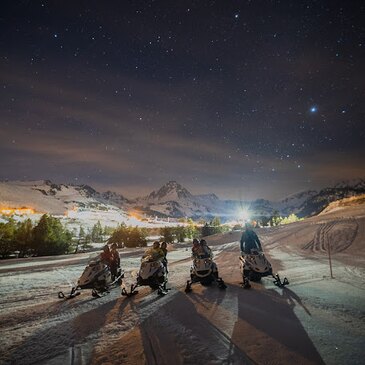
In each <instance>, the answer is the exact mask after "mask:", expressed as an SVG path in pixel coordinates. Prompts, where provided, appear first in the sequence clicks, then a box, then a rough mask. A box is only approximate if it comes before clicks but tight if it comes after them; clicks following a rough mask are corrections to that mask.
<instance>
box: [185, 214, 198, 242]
mask: <svg viewBox="0 0 365 365" xmlns="http://www.w3.org/2000/svg"><path fill="white" fill-rule="evenodd" d="M187 223H188V225H187V226H186V227H185V232H186V237H187V238H194V237H195V236H197V235H198V229H197V226H196V225H195V223H194V221H193V220H192V219H191V218H189V219H188V222H187Z"/></svg>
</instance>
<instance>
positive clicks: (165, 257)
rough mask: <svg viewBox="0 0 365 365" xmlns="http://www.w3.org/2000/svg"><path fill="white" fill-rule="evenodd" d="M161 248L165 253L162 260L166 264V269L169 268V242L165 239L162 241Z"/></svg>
mask: <svg viewBox="0 0 365 365" xmlns="http://www.w3.org/2000/svg"><path fill="white" fill-rule="evenodd" d="M161 250H162V252H163V253H164V258H163V260H162V263H163V264H164V266H165V268H166V271H167V272H168V270H167V243H166V242H165V241H163V242H161Z"/></svg>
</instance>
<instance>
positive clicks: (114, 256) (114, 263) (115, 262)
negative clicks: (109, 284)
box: [110, 243, 120, 280]
mask: <svg viewBox="0 0 365 365" xmlns="http://www.w3.org/2000/svg"><path fill="white" fill-rule="evenodd" d="M117 247H118V245H117V244H116V243H113V244H112V246H111V250H110V254H111V265H110V271H111V273H112V277H113V280H114V279H115V278H116V277H117V275H118V268H119V267H120V256H119V252H118V250H117Z"/></svg>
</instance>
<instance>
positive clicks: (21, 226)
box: [14, 218, 33, 257]
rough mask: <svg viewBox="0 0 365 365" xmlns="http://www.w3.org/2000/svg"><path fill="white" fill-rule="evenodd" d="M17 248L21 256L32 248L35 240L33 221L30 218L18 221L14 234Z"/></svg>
mask: <svg viewBox="0 0 365 365" xmlns="http://www.w3.org/2000/svg"><path fill="white" fill-rule="evenodd" d="M14 242H15V246H16V249H17V250H18V251H19V257H24V256H25V255H26V254H28V253H29V252H30V251H31V249H32V242H33V223H32V221H31V220H30V219H29V218H28V219H26V220H25V221H23V222H18V223H17V227H16V232H15V235H14Z"/></svg>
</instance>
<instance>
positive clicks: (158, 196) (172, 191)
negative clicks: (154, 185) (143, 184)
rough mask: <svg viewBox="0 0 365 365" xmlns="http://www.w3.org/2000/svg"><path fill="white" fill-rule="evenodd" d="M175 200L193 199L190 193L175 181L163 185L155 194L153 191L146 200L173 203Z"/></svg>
mask: <svg viewBox="0 0 365 365" xmlns="http://www.w3.org/2000/svg"><path fill="white" fill-rule="evenodd" d="M177 199H179V200H180V199H182V200H186V199H188V200H189V199H193V196H192V195H191V193H190V192H189V191H188V190H187V189H185V188H184V187H183V186H182V185H180V184H179V183H178V182H176V181H169V182H167V183H166V184H165V185H163V186H162V187H161V188H160V189H159V190H158V191H157V192H156V191H153V192H152V193H151V194H150V195H149V196H148V200H149V201H151V200H153V201H159V202H166V201H174V200H177Z"/></svg>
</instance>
